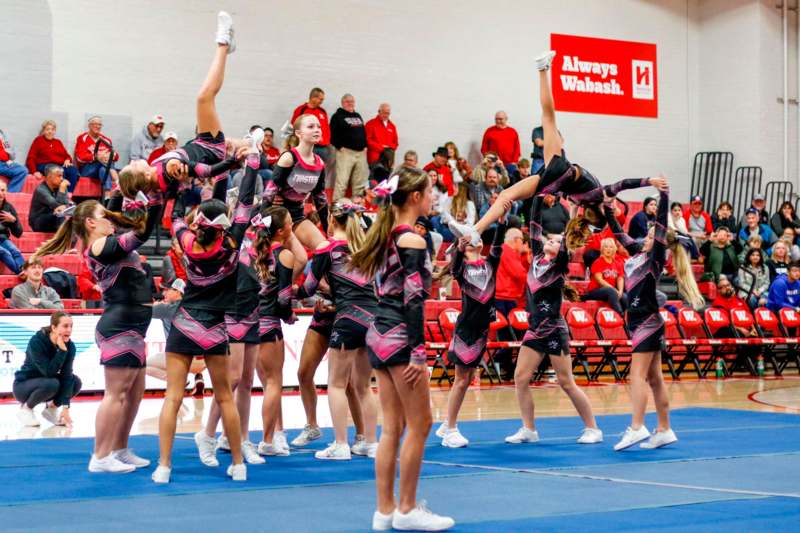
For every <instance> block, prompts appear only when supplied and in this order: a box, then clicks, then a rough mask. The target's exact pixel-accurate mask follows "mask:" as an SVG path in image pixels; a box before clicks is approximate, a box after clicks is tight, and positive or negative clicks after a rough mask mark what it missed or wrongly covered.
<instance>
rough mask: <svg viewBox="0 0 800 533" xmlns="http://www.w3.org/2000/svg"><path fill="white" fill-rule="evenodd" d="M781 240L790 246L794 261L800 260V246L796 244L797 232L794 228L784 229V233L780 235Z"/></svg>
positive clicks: (790, 255) (790, 253)
mask: <svg viewBox="0 0 800 533" xmlns="http://www.w3.org/2000/svg"><path fill="white" fill-rule="evenodd" d="M779 240H781V241H783V242H784V243H786V246H787V247H788V248H789V257H791V258H792V261H798V260H800V246H798V245H797V244H795V243H796V242H797V234H796V233H795V231H794V230H793V229H792V228H788V227H787V228H786V229H784V230H783V235H781V236H780V238H779Z"/></svg>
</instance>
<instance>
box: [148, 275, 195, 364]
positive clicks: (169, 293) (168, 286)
mask: <svg viewBox="0 0 800 533" xmlns="http://www.w3.org/2000/svg"><path fill="white" fill-rule="evenodd" d="M161 290H163V291H164V299H163V300H161V301H160V302H154V303H153V318H157V319H159V320H161V322H162V325H163V327H164V338H167V337H169V330H170V329H171V326H172V318H173V317H174V316H175V312H176V311H177V310H178V306H179V305H180V303H181V300H182V299H183V293H184V292H186V282H185V281H184V280H182V279H175V280H172V282H171V283H165V282H163V281H162V282H161ZM147 366H150V358H148V359H147Z"/></svg>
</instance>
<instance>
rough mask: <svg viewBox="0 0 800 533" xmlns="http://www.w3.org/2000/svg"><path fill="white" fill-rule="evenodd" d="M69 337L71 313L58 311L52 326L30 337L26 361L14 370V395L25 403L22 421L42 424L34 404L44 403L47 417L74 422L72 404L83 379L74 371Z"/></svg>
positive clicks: (66, 423) (60, 422)
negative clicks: (71, 415)
mask: <svg viewBox="0 0 800 533" xmlns="http://www.w3.org/2000/svg"><path fill="white" fill-rule="evenodd" d="M70 337H72V317H70V316H69V315H68V314H67V313H64V312H57V313H53V314H52V315H51V316H50V326H49V327H44V328H42V329H40V330H39V331H37V332H36V333H34V335H33V337H31V340H30V341H28V348H27V349H26V350H25V361H24V362H23V363H22V367H20V369H19V370H17V372H16V373H15V374H14V386H13V391H14V398H16V399H17V401H18V402H20V403H21V404H22V406H21V409H20V411H19V413H18V414H17V418H19V420H20V422H22V424H23V425H25V426H34V427H36V426H38V425H39V421H38V420H37V419H36V415H35V414H34V413H33V408H34V407H36V406H37V405H38V404H40V403H44V404H45V408H44V410H43V411H42V416H43V417H44V419H45V420H47V421H48V422H50V423H51V424H53V425H56V426H72V418H70V414H69V404H70V400H71V399H72V398H74V397H75V396H77V395H78V393H79V392H80V390H81V380H80V378H78V376H76V375H75V374H73V372H72V365H73V362H74V361H75V352H76V350H75V343H74V342H72V340H71V338H70ZM59 407H60V408H61V411H60V412H59V409H58V408H59Z"/></svg>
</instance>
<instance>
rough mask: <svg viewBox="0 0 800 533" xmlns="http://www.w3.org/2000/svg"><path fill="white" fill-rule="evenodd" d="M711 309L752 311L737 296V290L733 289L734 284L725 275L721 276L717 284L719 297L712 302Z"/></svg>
mask: <svg viewBox="0 0 800 533" xmlns="http://www.w3.org/2000/svg"><path fill="white" fill-rule="evenodd" d="M711 307H716V308H718V309H729V310H730V309H747V310H748V311H749V310H750V308H749V307H748V306H747V304H746V303H745V301H744V300H742V299H741V298H739V297H738V296H737V295H736V290H735V289H734V288H733V284H732V283H731V282H730V280H729V279H728V276H726V275H724V274H722V275H720V277H719V281H718V282H717V297H716V298H714V301H713V302H711Z"/></svg>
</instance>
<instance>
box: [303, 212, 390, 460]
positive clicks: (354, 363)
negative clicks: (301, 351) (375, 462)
mask: <svg viewBox="0 0 800 533" xmlns="http://www.w3.org/2000/svg"><path fill="white" fill-rule="evenodd" d="M363 210H364V208H363V207H360V206H357V205H354V204H353V203H351V202H350V201H349V200H347V199H342V200H339V201H338V202H337V203H336V204H335V205H334V206H333V208H332V209H331V215H330V220H329V222H328V227H329V229H330V230H331V238H330V239H328V240H327V241H324V242H323V243H322V244H320V245H319V247H317V250H316V251H315V252H314V258H313V260H312V261H311V271H310V272H309V274H308V275H307V276H306V280H305V283H304V284H303V285H302V286H301V287H300V288H299V289H298V291H297V295H296V297H297V298H299V299H303V298H307V297H308V296H311V295H313V294H314V293H315V292H316V291H317V288H318V286H319V282H320V280H321V279H323V278H327V279H328V285H329V286H330V291H331V294H332V297H333V303H334V305H335V306H336V310H337V311H336V317H335V319H334V322H333V330H332V332H331V336H330V351H329V357H328V404H329V406H330V410H331V419H332V420H333V429H334V433H335V440H334V442H333V443H331V445H330V446H328V447H327V448H325V449H324V450H322V451H319V452H317V453H316V457H317V459H331V460H349V459H350V457H351V453H353V454H356V455H367V456H370V457H374V456H375V451H376V450H377V448H378V444H377V437H376V426H377V419H378V412H377V405H376V402H375V397H374V395H373V394H372V389H371V387H370V378H371V376H372V367H371V366H370V364H369V358H368V357H367V352H366V336H367V328H368V327H369V324H370V323H371V322H372V321H373V320H374V319H375V314H376V313H377V300H376V299H375V288H374V285H373V283H372V280H370V279H369V278H367V277H365V276H364V275H363V274H361V273H360V272H358V271H356V270H353V269H350V255H351V254H352V253H353V252H356V251H358V249H359V248H360V247H361V246H362V245H363V242H364V230H363V229H362V227H361V212H362V211H363ZM351 387H352V388H353V389H354V391H355V393H356V395H357V398H356V402H357V404H358V409H359V414H360V415H361V416H362V417H363V424H364V429H363V430H362V431H364V433H363V434H360V435H359V434H358V432H359V429H360V428H358V427H357V428H356V432H357V435H356V442H355V444H354V445H353V446H352V448H351V447H350V446H349V445H348V442H347V410H348V403H351V404H352V402H349V398H348V394H347V389H348V388H351ZM354 419H355V416H354ZM359 436H360V437H361V438H360V439H359Z"/></svg>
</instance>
